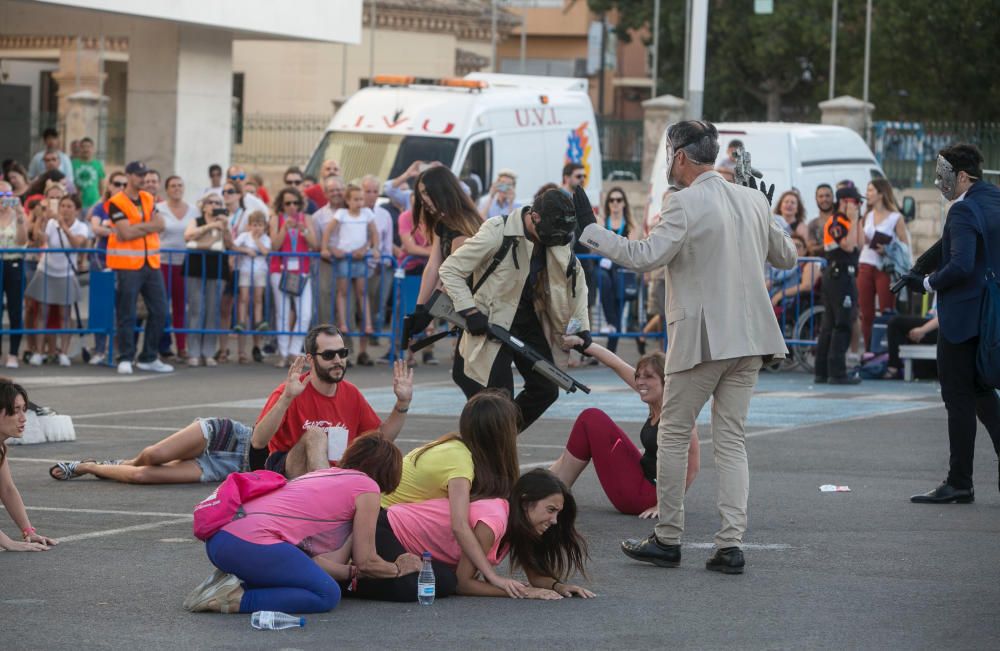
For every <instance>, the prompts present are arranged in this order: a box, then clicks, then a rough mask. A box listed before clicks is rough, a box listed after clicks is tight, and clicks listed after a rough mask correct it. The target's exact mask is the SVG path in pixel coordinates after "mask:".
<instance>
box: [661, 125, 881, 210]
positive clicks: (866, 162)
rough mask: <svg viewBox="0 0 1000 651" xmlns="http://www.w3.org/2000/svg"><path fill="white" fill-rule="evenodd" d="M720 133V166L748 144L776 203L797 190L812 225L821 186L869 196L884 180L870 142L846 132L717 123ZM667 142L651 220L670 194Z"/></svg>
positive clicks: (823, 127) (820, 127)
mask: <svg viewBox="0 0 1000 651" xmlns="http://www.w3.org/2000/svg"><path fill="white" fill-rule="evenodd" d="M715 127H716V128H717V129H718V130H719V158H718V160H717V161H716V164H718V163H721V162H722V161H723V160H725V158H726V156H727V154H726V146H727V145H728V144H729V142H730V141H732V140H741V141H743V145H744V147H745V148H746V150H747V151H748V152H750V162H751V164H752V165H753V167H754V168H756V169H758V170H760V171H761V172H763V174H764V181H765V182H766V183H767V184H768V185H770V184H772V183H773V184H774V199H773V202H774V203H775V204H777V201H778V197H779V196H781V193H782V192H784V191H785V190H790V189H792V188H796V189H798V191H799V194H801V195H802V201H803V203H804V204H805V209H806V217H807V218H809V219H811V218H813V217H815V216H816V215H818V214H819V208H817V206H816V186H817V185H819V184H821V183H828V184H830V185H831V186H834V187H836V185H837V182H839V181H842V180H844V179H850V180H851V181H854V185H855V186H856V187H857V188H858V191H859V192H860V193H861V196H864V194H865V188H866V187H867V186H868V182H869V181H871V180H872V179H873V178H875V177H884V176H885V174H884V173H883V172H882V167H881V166H880V165H879V164H878V162H877V161H876V160H875V155H874V154H872V151H871V150H870V149H869V148H868V145H866V144H865V141H864V140H862V139H861V136H859V135H858V134H857V133H856V132H854V131H852V130H851V129H848V128H846V127H838V126H833V125H829V124H795V123H788V122H718V123H716V124H715ZM666 142H667V134H666V131H664V133H663V135H662V136H661V137H660V143H659V145H658V147H659V148H658V149H657V151H656V158H655V159H654V163H653V169H652V172H651V178H650V179H649V204H648V207H647V212H646V216H647V219H649V218H650V217H651V216H652V215H656V214H659V212H660V203H661V200H662V198H663V193H664V192H666V190H667V175H666V166H667V161H666V159H667V150H666ZM647 223H649V222H647Z"/></svg>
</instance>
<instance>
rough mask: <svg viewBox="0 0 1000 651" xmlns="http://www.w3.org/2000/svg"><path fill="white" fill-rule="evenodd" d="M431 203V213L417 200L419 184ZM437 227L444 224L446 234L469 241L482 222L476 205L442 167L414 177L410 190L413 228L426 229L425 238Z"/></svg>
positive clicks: (419, 199)
mask: <svg viewBox="0 0 1000 651" xmlns="http://www.w3.org/2000/svg"><path fill="white" fill-rule="evenodd" d="M421 183H422V184H423V186H424V191H425V192H427V196H429V197H430V198H431V201H432V202H433V203H434V209H433V210H431V208H430V206H426V205H424V200H423V199H422V198H421V196H420V184H421ZM438 223H441V224H444V227H445V228H447V229H448V230H449V231H455V232H457V233H461V234H462V235H464V236H465V237H472V236H473V235H475V234H476V233H477V232H478V231H479V227H480V226H482V224H483V218H482V216H481V215H480V214H479V211H478V210H476V205H475V204H474V203H472V199H470V198H469V195H467V194H466V193H465V190H463V189H462V186H461V185H459V183H458V179H457V178H455V175H454V174H452V172H451V170H450V169H448V168H447V167H445V166H444V165H435V166H434V167H432V168H430V169H427V170H424V171H423V172H422V173H421V174H420V176H418V177H417V183H416V184H415V185H414V186H413V227H414V228H417V227H419V226H420V224H423V225H424V226H425V228H426V229H427V237H428V238H430V237H433V233H434V229H435V228H437V225H438Z"/></svg>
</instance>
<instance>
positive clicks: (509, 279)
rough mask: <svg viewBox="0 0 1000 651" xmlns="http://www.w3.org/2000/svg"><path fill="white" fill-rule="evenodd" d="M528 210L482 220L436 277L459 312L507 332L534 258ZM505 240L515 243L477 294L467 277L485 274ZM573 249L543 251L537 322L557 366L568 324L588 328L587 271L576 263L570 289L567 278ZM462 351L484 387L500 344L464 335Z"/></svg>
mask: <svg viewBox="0 0 1000 651" xmlns="http://www.w3.org/2000/svg"><path fill="white" fill-rule="evenodd" d="M528 210H530V208H528V207H524V208H520V209H518V210H515V211H514V212H512V213H511V214H510V216H509V217H508V218H507V219H506V221H505V220H504V218H503V217H493V218H492V219H487V220H486V221H485V222H483V225H482V226H480V227H479V231H478V232H477V233H476V234H475V235H474V236H472V237H470V238H469V239H467V240H465V243H463V244H462V246H460V247H458V248H457V249H455V251H454V252H453V253H452V254H451V255H449V256H448V258H447V259H446V260H445V261H444V262H442V263H441V268H440V269H439V270H438V275H439V276H440V278H441V284H442V285H444V289H445V291H446V292H447V293H448V296H449V297H451V300H452V302H453V303H454V304H455V309H456V310H457V311H459V312H461V311H463V310H467V309H469V308H471V307H475V308H477V309H478V310H479V311H480V312H482V313H483V314H485V315H487V316H488V317H489V320H490V323H493V324H495V325H498V326H500V327H502V328H505V329H509V328H510V325H511V323H512V322H513V321H514V315H515V314H516V313H517V307H518V305H519V304H520V302H521V292H522V290H523V289H524V283H525V282H527V281H528V275H529V272H530V271H531V255H532V253H533V252H534V250H535V245H534V244H533V243H532V242H531V240H530V239H528V237H527V236H526V235H525V233H524V221H523V214H524V213H525V212H527V211H528ZM504 237H515V238H517V243H516V244H515V245H514V246H512V247H511V250H510V251H509V252H508V253H507V255H506V257H504V259H503V261H502V262H501V263H500V265H499V266H497V268H496V269H495V270H494V271H493V273H491V274H490V275H489V276H488V277H487V278H486V281H485V282H483V286H482V287H480V288H479V291H478V292H476V294H475V296H473V294H472V291H471V290H470V289H469V285H468V284H467V282H466V281H467V279H468V278H469V276H472V277H473V280H474V281H475V282H478V281H479V278H480V277H481V276H482V275H483V273H484V272H485V271H486V269H487V268H488V267H489V266H490V263H492V261H493V255H494V254H495V253H496V252H497V250H498V249H500V247H501V245H502V244H503V240H504ZM572 255H573V251H572V249H571V248H570V247H569V246H557V247H549V248H547V249H546V252H545V258H546V262H545V269H544V271H543V272H542V273H541V274H539V276H540V277H539V279H538V282H537V284H536V286H535V301H534V304H535V308H536V311H537V312H538V320H539V322H540V323H541V324H542V328H543V329H544V330H545V335H546V337H547V338H548V340H549V345H550V347H551V348H552V354H553V357H554V358H555V360H556V362H557V363H559V362H561V361H563V359H562V358H563V357H564V353H562V350H561V348H560V346H561V345H562V335H564V334H565V333H566V331H567V328H568V327H569V325H570V323H571V322H572V323H574V324H575V326H576V329H578V330H590V318H589V315H588V311H587V281H586V280H585V278H584V273H583V268H582V267H581V266H579V265H577V272H576V277H575V279H574V280H575V283H576V284H575V286H573V287H571V286H570V284H569V283H570V280H571V279H570V278H567V277H566V269H567V267H568V265H569V261H570V258H571V257H572ZM459 352H460V353H461V354H462V359H463V360H464V361H465V368H464V370H465V374H466V375H467V376H469V377H470V378H472V379H473V380H475V381H476V382H478V383H479V384H482V385H483V386H486V385H487V383H488V381H489V377H490V369H492V368H493V362H494V361H495V360H496V356H497V353H498V352H500V343H499V342H497V341H495V340H493V339H489V338H487V337H485V336H474V335H470V334H468V333H465V334H463V335H462V340H461V343H460V344H459Z"/></svg>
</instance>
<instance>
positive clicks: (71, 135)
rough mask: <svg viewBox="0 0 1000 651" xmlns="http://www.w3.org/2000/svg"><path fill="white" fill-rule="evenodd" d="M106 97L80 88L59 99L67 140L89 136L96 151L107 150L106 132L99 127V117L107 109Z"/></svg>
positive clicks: (64, 137)
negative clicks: (78, 90)
mask: <svg viewBox="0 0 1000 651" xmlns="http://www.w3.org/2000/svg"><path fill="white" fill-rule="evenodd" d="M107 105H108V98H107V97H104V96H103V95H100V94H98V93H95V92H93V91H91V90H81V91H80V92H78V93H73V94H72V95H69V96H67V97H65V98H62V99H60V100H59V109H60V111H63V109H65V112H64V113H63V114H62V120H63V124H64V125H65V129H66V133H65V134H64V135H63V139H64V140H65V141H66V142H67V143H70V142H73V141H74V140H80V139H81V138H84V137H89V138H91V139H92V140H93V141H94V146H95V149H96V151H97V152H99V153H100V152H104V151H107V142H104V141H105V140H106V137H105V136H106V135H107V134H106V133H105V132H104V130H103V129H101V118H102V117H103V116H104V115H105V111H106V110H107Z"/></svg>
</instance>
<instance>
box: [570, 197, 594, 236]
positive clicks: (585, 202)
mask: <svg viewBox="0 0 1000 651" xmlns="http://www.w3.org/2000/svg"><path fill="white" fill-rule="evenodd" d="M573 208H574V210H575V211H576V234H577V236H579V235H580V233H582V232H583V229H585V228H586V227H587V226H590V225H591V224H596V223H597V218H595V217H594V207H593V206H591V205H590V198H588V197H587V193H586V192H584V191H583V186H579V185H578V186H576V190H574V191H573Z"/></svg>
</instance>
